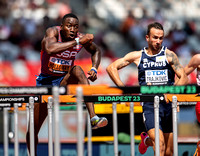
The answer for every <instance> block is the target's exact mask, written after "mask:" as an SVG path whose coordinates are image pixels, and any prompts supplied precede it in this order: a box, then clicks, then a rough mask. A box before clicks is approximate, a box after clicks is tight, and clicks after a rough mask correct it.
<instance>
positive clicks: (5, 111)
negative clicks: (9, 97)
mask: <svg viewBox="0 0 200 156" xmlns="http://www.w3.org/2000/svg"><path fill="white" fill-rule="evenodd" d="M8 109H9V108H3V127H4V130H3V135H4V137H3V138H4V139H3V140H4V144H3V145H4V156H8V127H9V126H8Z"/></svg>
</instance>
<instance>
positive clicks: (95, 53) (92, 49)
mask: <svg viewBox="0 0 200 156" xmlns="http://www.w3.org/2000/svg"><path fill="white" fill-rule="evenodd" d="M83 46H84V48H85V49H86V50H87V51H88V52H89V53H90V54H91V60H92V67H93V69H92V70H90V71H88V75H89V77H88V79H90V80H91V81H95V80H96V79H97V69H98V67H99V64H100V62H101V50H100V48H99V47H98V46H97V45H96V44H95V43H94V42H88V43H86V44H84V45H83ZM95 70H96V71H95Z"/></svg>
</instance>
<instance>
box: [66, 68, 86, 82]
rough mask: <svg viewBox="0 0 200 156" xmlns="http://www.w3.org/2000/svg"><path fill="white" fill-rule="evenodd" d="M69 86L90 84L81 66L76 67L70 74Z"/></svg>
mask: <svg viewBox="0 0 200 156" xmlns="http://www.w3.org/2000/svg"><path fill="white" fill-rule="evenodd" d="M67 84H89V81H88V79H87V77H86V75H85V73H84V71H83V69H82V68H81V67H80V66H74V67H73V68H72V69H71V70H70V73H69V77H68V80H67Z"/></svg>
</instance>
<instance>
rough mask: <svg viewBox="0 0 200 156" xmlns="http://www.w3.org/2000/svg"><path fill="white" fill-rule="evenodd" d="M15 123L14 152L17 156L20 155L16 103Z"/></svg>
mask: <svg viewBox="0 0 200 156" xmlns="http://www.w3.org/2000/svg"><path fill="white" fill-rule="evenodd" d="M14 121H15V122H14V123H15V139H14V151H15V156H18V155H19V139H18V103H14Z"/></svg>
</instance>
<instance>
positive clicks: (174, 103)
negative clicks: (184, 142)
mask: <svg viewBox="0 0 200 156" xmlns="http://www.w3.org/2000/svg"><path fill="white" fill-rule="evenodd" d="M172 120H173V148H174V156H178V131H177V130H178V128H177V125H178V121H177V97H176V96H173V97H172Z"/></svg>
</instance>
